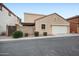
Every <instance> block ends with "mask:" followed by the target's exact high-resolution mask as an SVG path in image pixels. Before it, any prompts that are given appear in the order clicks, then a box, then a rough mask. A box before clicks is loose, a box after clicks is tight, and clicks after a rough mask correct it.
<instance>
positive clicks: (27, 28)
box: [21, 26, 34, 35]
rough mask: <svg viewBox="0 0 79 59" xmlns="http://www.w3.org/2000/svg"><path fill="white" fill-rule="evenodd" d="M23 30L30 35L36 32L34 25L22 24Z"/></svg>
mask: <svg viewBox="0 0 79 59" xmlns="http://www.w3.org/2000/svg"><path fill="white" fill-rule="evenodd" d="M21 31H22V32H23V33H28V35H33V34H34V26H22V27H21Z"/></svg>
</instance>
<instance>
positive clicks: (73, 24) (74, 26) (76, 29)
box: [68, 17, 79, 33]
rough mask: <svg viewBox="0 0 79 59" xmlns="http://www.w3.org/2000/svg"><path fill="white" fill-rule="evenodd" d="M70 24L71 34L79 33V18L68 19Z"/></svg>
mask: <svg viewBox="0 0 79 59" xmlns="http://www.w3.org/2000/svg"><path fill="white" fill-rule="evenodd" d="M68 22H69V23H70V33H79V27H78V23H79V18H78V17H76V18H72V19H68Z"/></svg>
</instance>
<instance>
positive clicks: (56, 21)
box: [35, 14, 69, 35]
mask: <svg viewBox="0 0 79 59" xmlns="http://www.w3.org/2000/svg"><path fill="white" fill-rule="evenodd" d="M41 24H45V25H46V29H41ZM52 25H66V26H68V33H69V23H68V22H67V21H65V19H64V18H62V17H60V16H59V15H57V14H52V15H49V16H47V17H45V18H42V19H38V20H36V21H35V31H38V32H39V34H40V35H42V34H43V32H47V34H48V35H52Z"/></svg>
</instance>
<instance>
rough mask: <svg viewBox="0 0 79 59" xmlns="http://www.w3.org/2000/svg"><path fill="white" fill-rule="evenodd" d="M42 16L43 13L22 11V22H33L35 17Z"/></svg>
mask: <svg viewBox="0 0 79 59" xmlns="http://www.w3.org/2000/svg"><path fill="white" fill-rule="evenodd" d="M43 16H44V15H39V14H28V13H24V22H25V23H34V21H35V20H36V19H38V18H40V17H43Z"/></svg>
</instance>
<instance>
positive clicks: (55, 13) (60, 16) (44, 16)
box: [35, 13, 64, 21]
mask: <svg viewBox="0 0 79 59" xmlns="http://www.w3.org/2000/svg"><path fill="white" fill-rule="evenodd" d="M54 14H56V15H58V14H57V13H53V14H49V15H46V16H43V17H41V18H38V19H36V20H35V21H37V20H39V19H42V18H45V17H48V16H50V15H54ZM58 16H60V15H58ZM60 17H62V16H60ZM62 18H63V17H62ZM63 19H64V18H63Z"/></svg>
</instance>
